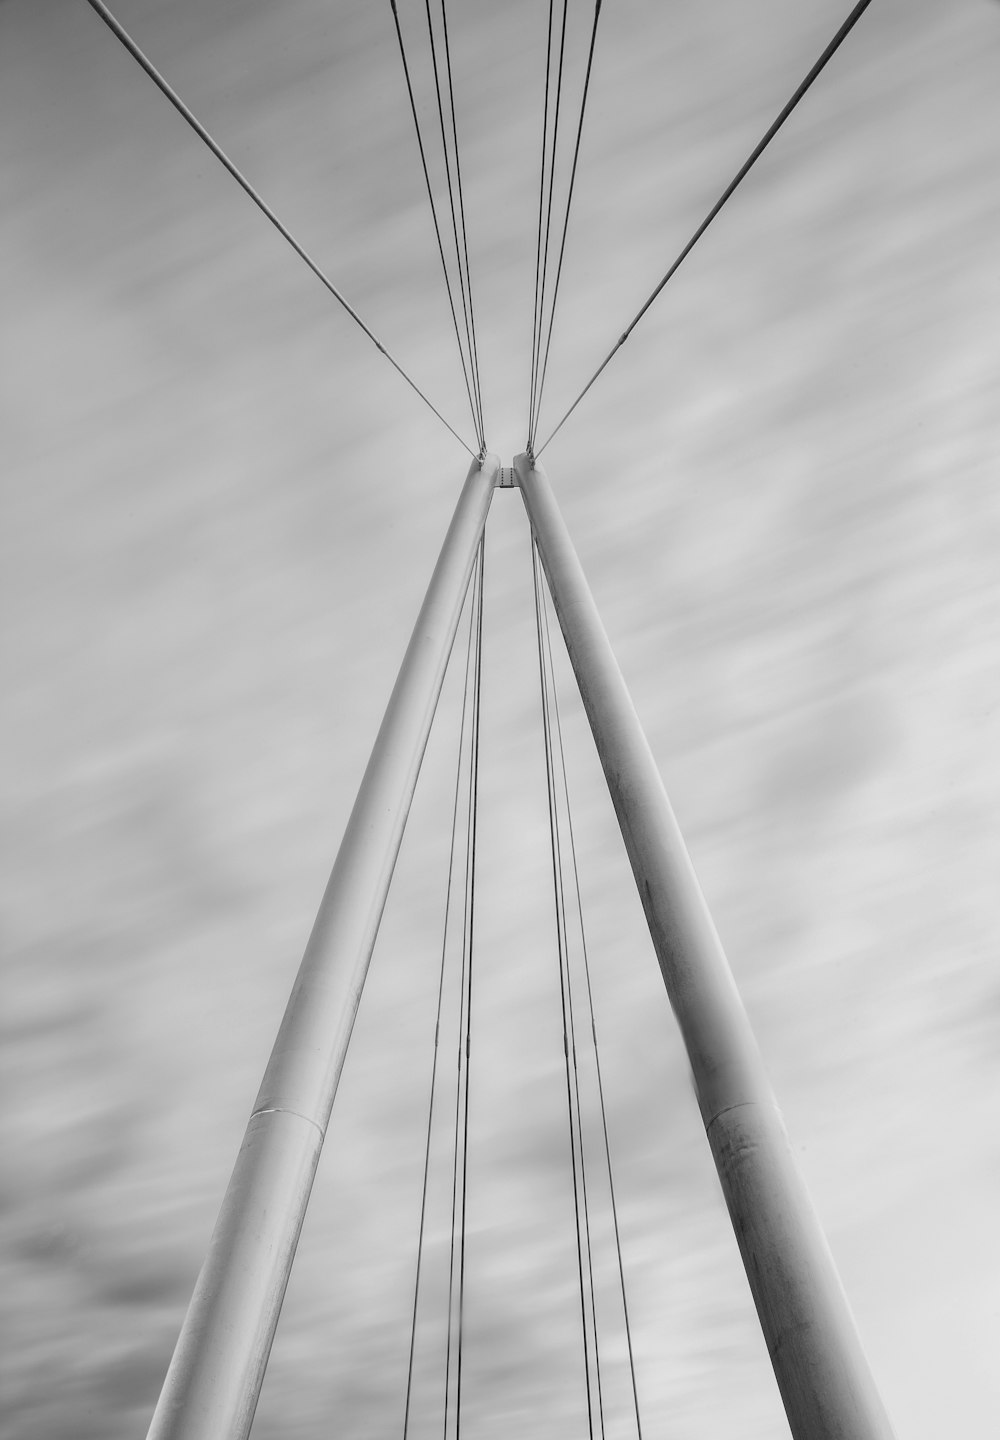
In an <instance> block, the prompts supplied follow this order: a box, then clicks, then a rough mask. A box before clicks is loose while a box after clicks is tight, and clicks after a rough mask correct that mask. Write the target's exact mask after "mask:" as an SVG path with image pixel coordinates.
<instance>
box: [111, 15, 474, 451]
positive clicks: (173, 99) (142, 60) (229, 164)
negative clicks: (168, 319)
mask: <svg viewBox="0 0 1000 1440" xmlns="http://www.w3.org/2000/svg"><path fill="white" fill-rule="evenodd" d="M87 4H88V5H89V6H90V7H91V9H92V10H94V11H95V12H96V13H97V14H98V15H99V16H100V18H101V19H102V20H103V21H104V23H105V25H107V27H108V29H109V30H110V31H111V32H112V34H113V35H115V36H116V38H117V39H118V40H120V41H121V43H122V45H124V47H125V49H126V50H127V51H128V52H129V54H130V55H131V56H132V58H133V60H135V61H136V63H137V64H138V65H140V66H141V67H142V69H143V70H145V72H146V74H147V75H148V76H149V78H150V79H151V80H152V81H153V83H154V84H155V85H156V86H157V88H158V89H159V90H160V91H162V93H163V94H164V95H165V96H166V98H167V99H168V100H169V101H170V103H171V105H172V106H173V107H174V109H175V110H176V111H177V113H178V114H179V115H181V116H183V118H184V119H185V120H186V121H187V123H188V125H190V127H191V129H192V130H193V131H194V132H195V134H196V135H197V136H198V138H199V139H200V140H202V141H203V142H204V143H205V145H207V146H208V148H209V150H211V152H212V154H213V155H214V156H215V158H216V159H217V160H218V161H219V163H220V164H221V165H223V166H224V167H225V169H226V170H228V171H229V173H230V175H231V176H232V177H233V179H234V180H235V181H236V183H237V184H238V185H239V186H240V187H241V188H242V189H243V190H244V191H245V192H246V193H247V195H249V197H250V199H251V200H252V201H253V203H254V204H255V205H256V206H257V208H258V210H260V211H261V213H262V214H264V215H266V216H267V218H268V220H270V222H271V224H272V225H273V226H274V228H275V229H276V230H277V231H278V233H279V235H281V236H282V237H283V238H284V239H285V240H287V242H288V244H289V245H290V246H291V247H292V249H293V250H294V251H295V253H296V255H298V257H299V259H300V260H302V261H303V262H304V263H305V264H306V265H308V267H309V269H310V270H311V271H312V272H313V274H314V275H315V276H316V278H317V280H319V281H320V283H321V284H322V285H324V286H325V287H326V289H327V290H328V291H329V292H330V294H331V295H332V296H333V298H334V299H335V300H336V301H337V303H338V304H339V305H341V306H342V307H343V308H344V309H345V310H346V311H347V313H348V315H350V317H351V319H352V320H353V321H354V322H355V323H356V324H357V325H358V326H359V327H360V328H361V329H362V330H363V331H364V333H365V334H366V335H367V336H368V339H369V340H370V341H371V342H372V344H373V345H374V346H375V348H376V349H377V350H379V351H380V352H381V353H382V354H383V355H384V356H385V358H386V359H387V360H388V362H389V364H390V365H391V366H392V367H393V369H394V370H395V371H396V372H397V374H399V375H401V376H402V377H403V379H404V380H405V381H406V383H407V385H409V387H410V389H411V390H412V391H413V392H414V394H416V395H419V397H420V399H421V400H422V401H423V402H424V404H425V405H426V406H427V408H428V409H429V410H432V411H433V412H434V414H435V415H436V416H437V418H438V419H439V420H440V421H441V424H442V425H443V426H444V427H445V429H446V430H448V431H449V432H450V433H451V434H452V435H454V437H455V439H456V440H457V441H458V443H459V444H460V445H461V446H462V447H463V449H465V450H468V452H469V454H470V455H472V456H473V457H475V454H476V452H475V451H474V450H473V449H472V447H471V446H470V445H467V444H466V442H465V441H464V440H463V439H462V437H461V435H459V433H458V431H457V430H454V429H453V428H452V426H451V425H449V424H448V421H447V420H446V419H445V418H444V416H443V415H442V414H441V412H440V410H438V408H437V406H436V405H434V404H433V403H432V402H431V401H430V400H429V399H428V398H427V396H426V395H425V394H424V392H423V391H422V390H421V389H420V387H419V385H417V383H416V382H415V381H414V380H411V379H410V377H409V375H407V373H406V371H405V370H404V369H403V367H402V366H401V365H400V363H399V361H398V360H396V359H395V358H394V357H393V356H392V355H391V354H390V353H389V351H388V350H387V349H386V348H385V346H384V345H383V344H382V341H381V340H380V339H379V338H378V336H377V335H376V334H375V333H374V332H373V331H372V330H370V329H369V328H368V326H367V325H366V324H365V322H364V321H363V320H362V318H361V316H360V315H359V314H358V312H357V311H356V310H355V309H354V306H353V305H351V304H350V302H349V301H348V300H347V299H346V298H345V297H344V296H343V295H342V294H341V292H340V291H339V290H338V289H337V287H336V285H334V283H333V281H332V280H331V279H330V277H329V276H328V275H327V274H326V272H325V271H324V270H323V269H322V267H321V266H320V265H318V264H317V263H316V261H315V260H314V259H313V258H312V256H311V255H310V254H309V252H308V251H307V250H306V249H305V248H304V247H303V246H302V245H300V244H299V242H298V241H297V240H296V239H295V236H294V235H293V234H292V233H291V231H290V230H289V229H288V228H287V226H286V225H284V224H283V222H282V221H281V220H279V219H278V216H277V215H276V214H275V213H274V211H273V210H272V209H271V207H270V205H268V204H267V202H266V201H265V200H264V199H263V197H262V196H261V195H260V194H258V192H257V191H256V190H255V189H254V187H253V186H252V185H251V184H250V181H249V180H248V179H247V178H246V176H245V175H244V174H243V173H242V171H241V170H239V169H238V168H237V167H236V165H235V164H234V163H233V161H232V160H230V158H229V156H228V155H227V154H226V152H225V151H224V150H223V149H222V147H221V145H219V144H217V142H216V141H215V140H213V139H212V136H211V135H210V134H209V133H208V131H207V130H206V129H205V127H204V125H203V124H202V123H201V121H200V120H199V119H198V117H197V116H196V115H195V114H194V112H193V111H192V110H190V109H189V108H188V106H187V105H185V103H184V101H183V100H182V99H181V98H180V96H179V95H178V94H177V92H176V90H174V88H173V87H172V86H171V85H170V84H169V83H168V82H167V81H166V80H165V79H164V77H163V76H162V75H161V74H160V72H159V71H158V70H157V69H156V67H155V66H154V65H153V64H152V62H151V61H150V60H148V59H147V57H146V55H145V54H144V53H143V51H142V50H140V48H139V46H138V45H137V44H136V42H135V41H134V40H133V39H132V37H131V35H129V33H128V32H127V31H126V30H125V29H124V27H123V26H122V25H121V24H120V23H119V22H118V20H116V19H115V17H114V15H112V13H111V11H110V10H109V9H108V7H107V6H106V5H105V4H104V3H103V0H87Z"/></svg>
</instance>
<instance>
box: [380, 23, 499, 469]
mask: <svg viewBox="0 0 1000 1440" xmlns="http://www.w3.org/2000/svg"><path fill="white" fill-rule="evenodd" d="M389 3H390V5H391V6H392V18H393V20H394V21H395V24H396V38H397V39H398V41H399V54H400V59H401V60H402V62H403V74H404V76H405V77H406V93H407V95H408V96H409V99H410V112H411V114H412V115H413V126H414V129H415V130H416V132H417V146H418V148H419V150H420V164H421V167H422V169H423V172H424V184H425V185H426V187H427V199H428V201H429V203H430V207H431V219H432V221H433V222H434V236H435V239H436V240H437V247H438V254H439V255H440V257H441V269H442V271H443V273H444V284H445V289H446V291H447V292H448V306H449V308H450V310H451V320H452V324H453V326H454V328H455V340H456V342H457V344H458V355H459V359H460V360H461V363H462V378H463V379H464V381H465V391H466V394H467V395H468V397H469V408H470V409H471V411H472V425H473V429H474V430H475V431H476V437H477V439H478V440H479V445H480V449H481V450H485V448H486V440H485V436H484V435H483V433H482V431H481V429H480V423H479V412H478V411H477V408H476V402H475V400H474V399H473V396H472V386H471V384H470V381H469V368H468V366H467V365H466V361H465V351H464V350H463V348H462V335H461V331H460V330H459V325H458V315H457V313H456V310H455V297H454V294H453V293H452V288H451V276H450V275H449V273H448V262H447V261H446V259H445V254H444V241H443V240H442V238H441V227H440V225H439V223H438V216H437V206H436V205H435V203H434V191H433V188H432V186H431V177H430V171H429V169H428V166H427V152H426V151H425V149H424V138H423V134H422V132H421V129H420V118H419V116H418V114H417V102H416V99H415V97H414V94H413V83H412V81H411V79H410V66H409V62H408V61H407V58H406V46H405V45H404V44H403V31H402V28H401V26H400V23H399V12H398V10H397V8H396V0H389Z"/></svg>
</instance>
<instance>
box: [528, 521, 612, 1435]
mask: <svg viewBox="0 0 1000 1440" xmlns="http://www.w3.org/2000/svg"><path fill="white" fill-rule="evenodd" d="M538 567H539V561H538V550H537V546H535V568H536V594H537V597H538V598H537V603H538V611H537V612H536V614H540V618H539V628H540V643H543V646H544V651H545V666H544V672H545V673H544V685H545V687H546V691H547V695H546V703H545V714H546V743H547V745H548V748H549V753H550V754H551V755H552V756H553V757H555V756H556V754H557V753H558V757H559V765H560V769H561V775H562V792H561V793H562V800H563V807H564V812H565V816H566V829H567V831H568V832H569V842H570V853H571V855H572V856H573V861H574V865H575V858H576V841H575V838H574V835H573V817H572V812H571V810H570V804H569V784H568V778H567V775H566V756H565V752H564V750H563V744H562V725H561V723H560V721H559V715H558V704H559V701H558V696H557V694H556V676H555V664H554V662H553V659H552V639H551V636H550V634H549V624H548V614H547V611H546V606H545V596H544V590H543V587H542V585H541V581H540V578H539V577H538ZM553 715H554V716H555V718H556V726H555V729H554V730H553V726H552V718H553ZM552 775H553V782H552V796H553V815H554V818H555V840H556V853H557V857H558V867H559V887H558V888H559V905H560V907H561V910H562V928H563V938H564V942H565V946H566V977H565V980H566V1008H567V1012H568V1015H569V1043H570V1054H571V1057H572V1062H573V1093H574V1096H575V1099H576V1126H577V1137H578V1141H579V1147H580V1186H581V1195H582V1199H583V1223H584V1234H585V1240H586V1251H587V1273H588V1279H589V1290H590V1315H591V1327H592V1330H593V1343H594V1376H595V1380H596V1385H597V1407H598V1415H599V1418H600V1430H601V1436H602V1440H603V1436H604V1390H603V1385H602V1381H601V1363H600V1344H599V1336H598V1325H597V1295H596V1291H595V1280H594V1261H593V1247H592V1244H591V1237H590V1199H589V1192H588V1186H587V1163H586V1155H585V1152H584V1141H583V1108H582V1105H581V1103H580V1071H579V1065H578V1061H577V1050H576V1014H575V1006H574V1003H573V970H572V966H571V964H570V954H569V925H568V922H567V919H566V882H565V879H564V864H563V844H562V827H561V826H560V823H559V804H560V792H559V787H558V783H557V774H556V764H555V758H553V761H552ZM579 920H580V926H581V935H582V926H583V913H582V909H581V911H580V915H579Z"/></svg>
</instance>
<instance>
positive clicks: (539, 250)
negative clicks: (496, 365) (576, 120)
mask: <svg viewBox="0 0 1000 1440" xmlns="http://www.w3.org/2000/svg"><path fill="white" fill-rule="evenodd" d="M567 8H568V0H563V10H562V24H561V27H560V28H561V32H562V40H561V43H560V47H559V76H558V81H557V85H556V95H555V103H554V105H553V122H552V129H553V131H554V132H555V136H558V130H559V100H560V96H561V93H562V72H563V58H564V56H565V51H566V15H567ZM553 14H554V0H549V20H548V30H547V32H546V37H545V99H544V102H543V105H542V169H541V175H540V177H539V183H538V238H537V241H536V245H535V302H534V308H533V312H532V317H531V383H530V389H529V395H528V436H529V448H530V437H531V433H532V431H533V429H534V424H535V390H536V385H537V380H538V352H539V348H540V345H541V335H542V327H543V314H544V307H545V278H544V277H545V271H546V269H547V265H548V244H549V225H548V224H547V223H546V219H545V216H546V211H547V212H548V221H549V222H551V219H552V191H553V180H554V177H555V164H556V147H555V139H553V143H552V151H551V159H550V155H549V94H550V91H551V87H552V30H553V26H552V21H553ZM546 177H547V181H546ZM546 183H547V188H548V204H547V205H546ZM543 235H544V240H543Z"/></svg>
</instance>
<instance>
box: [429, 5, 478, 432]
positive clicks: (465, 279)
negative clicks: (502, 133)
mask: <svg viewBox="0 0 1000 1440" xmlns="http://www.w3.org/2000/svg"><path fill="white" fill-rule="evenodd" d="M424 8H425V10H426V13H427V38H428V41H429V43H430V51H431V67H432V70H433V72H434V94H435V97H436V99H437V110H438V125H439V129H440V132H441V149H442V151H443V152H444V172H445V179H446V181H447V185H448V206H449V209H450V211H451V230H452V236H453V238H454V241H455V260H456V265H457V268H458V288H459V294H460V295H461V297H462V317H463V320H464V322H465V341H466V347H467V349H468V353H469V369H470V372H471V376H472V389H473V393H474V394H475V396H476V406H477V413H478V417H479V431H480V433H484V432H483V412H482V399H481V396H480V393H479V378H478V372H477V368H476V364H475V356H476V349H475V345H474V344H473V328H472V327H473V316H472V311H471V305H470V291H471V276H468V275H466V273H465V270H464V268H463V265H462V256H463V249H464V247H463V245H462V242H461V240H460V239H459V209H458V207H457V206H456V204H455V191H456V188H457V176H456V183H453V181H452V174H451V168H452V162H451V155H450V152H449V148H448V136H447V128H446V124H445V113H444V112H445V106H444V97H443V95H442V91H441V73H440V67H439V65H438V56H437V42H436V40H435V38H434V22H433V18H432V16H431V0H425V7H424ZM441 11H442V15H443V14H444V0H441ZM447 76H448V79H449V81H450V66H449V67H448V69H447ZM456 160H457V152H456ZM463 223H464V219H463ZM466 253H467V252H466Z"/></svg>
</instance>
